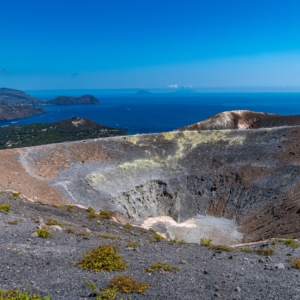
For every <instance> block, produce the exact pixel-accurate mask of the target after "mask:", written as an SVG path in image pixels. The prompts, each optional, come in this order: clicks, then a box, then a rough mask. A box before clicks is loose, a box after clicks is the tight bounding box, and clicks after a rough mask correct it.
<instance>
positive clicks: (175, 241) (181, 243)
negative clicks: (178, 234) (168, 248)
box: [169, 238, 186, 245]
mask: <svg viewBox="0 0 300 300" xmlns="http://www.w3.org/2000/svg"><path fill="white" fill-rule="evenodd" d="M169 242H170V243H173V244H177V245H184V244H186V242H185V241H184V240H181V241H179V240H178V238H175V239H170V240H169Z"/></svg>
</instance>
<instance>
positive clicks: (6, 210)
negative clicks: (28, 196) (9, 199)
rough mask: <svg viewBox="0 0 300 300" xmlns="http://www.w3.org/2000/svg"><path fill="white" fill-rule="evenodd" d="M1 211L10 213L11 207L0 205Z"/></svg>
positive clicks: (5, 204)
mask: <svg viewBox="0 0 300 300" xmlns="http://www.w3.org/2000/svg"><path fill="white" fill-rule="evenodd" d="M0 210H2V211H4V212H7V213H8V212H9V211H10V205H9V204H7V203H3V204H0Z"/></svg>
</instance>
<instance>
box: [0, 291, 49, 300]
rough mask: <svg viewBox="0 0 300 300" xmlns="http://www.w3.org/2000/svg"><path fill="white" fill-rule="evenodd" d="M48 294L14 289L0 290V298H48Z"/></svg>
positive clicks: (13, 299) (36, 299)
mask: <svg viewBox="0 0 300 300" xmlns="http://www.w3.org/2000/svg"><path fill="white" fill-rule="evenodd" d="M50 299H51V298H50V297H49V296H46V297H41V296H39V295H37V294H30V293H29V292H21V291H19V290H17V289H14V290H9V291H7V290H0V300H50Z"/></svg>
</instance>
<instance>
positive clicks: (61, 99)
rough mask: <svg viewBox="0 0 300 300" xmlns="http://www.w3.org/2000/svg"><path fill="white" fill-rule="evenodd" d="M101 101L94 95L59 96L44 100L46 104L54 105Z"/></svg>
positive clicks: (96, 102) (97, 102)
mask: <svg viewBox="0 0 300 300" xmlns="http://www.w3.org/2000/svg"><path fill="white" fill-rule="evenodd" d="M99 103H100V101H99V100H98V99H97V98H96V97H94V96H92V95H84V96H81V97H70V96H58V97H56V98H54V99H53V100H50V101H44V104H53V105H72V104H99Z"/></svg>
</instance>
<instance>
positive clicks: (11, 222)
mask: <svg viewBox="0 0 300 300" xmlns="http://www.w3.org/2000/svg"><path fill="white" fill-rule="evenodd" d="M19 222H22V220H13V221H7V222H6V223H7V224H8V225H17V224H18V223H19Z"/></svg>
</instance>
